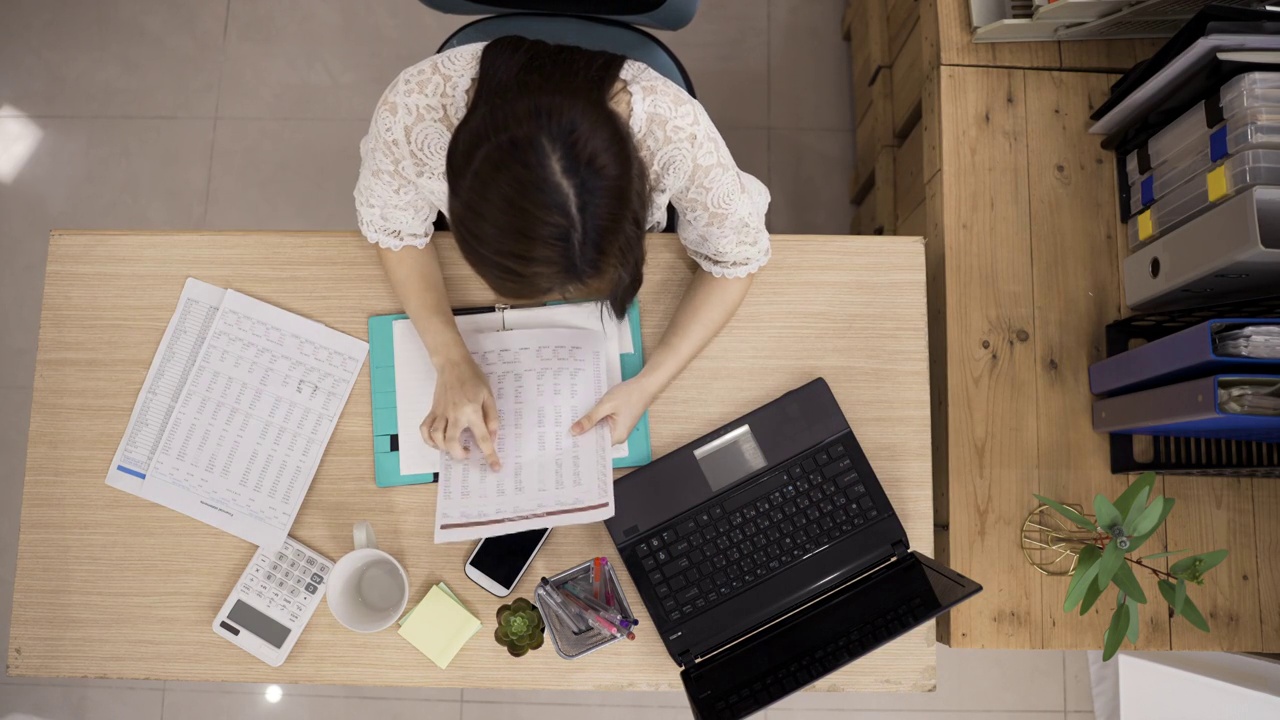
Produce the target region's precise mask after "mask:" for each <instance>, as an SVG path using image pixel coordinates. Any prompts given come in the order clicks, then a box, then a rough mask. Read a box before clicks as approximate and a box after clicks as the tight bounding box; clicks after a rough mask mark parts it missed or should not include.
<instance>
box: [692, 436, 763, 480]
mask: <svg viewBox="0 0 1280 720" xmlns="http://www.w3.org/2000/svg"><path fill="white" fill-rule="evenodd" d="M693 456H694V457H695V458H697V459H698V467H700V468H701V469H702V476H703V477H704V478H706V480H707V484H708V485H710V486H711V490H712V492H719V491H720V490H723V489H724V488H726V487H728V486H730V485H732V484H733V483H735V482H737V481H739V480H741V479H742V478H744V477H747V476H748V475H751V474H752V473H754V472H757V471H759V470H762V469H764V468H765V467H766V466H767V465H768V464H769V463H768V460H767V459H766V458H765V456H764V451H763V450H761V449H760V444H759V443H757V442H756V437H755V435H753V434H752V433H751V426H750V425H741V426H739V427H736V428H734V429H733V430H730V431H729V432H728V433H725V434H724V435H721V436H720V437H718V438H716V439H715V440H712V441H711V442H708V443H707V444H706V445H703V446H702V447H700V448H697V449H696V450H694V451H693Z"/></svg>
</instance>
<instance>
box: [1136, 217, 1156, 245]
mask: <svg viewBox="0 0 1280 720" xmlns="http://www.w3.org/2000/svg"><path fill="white" fill-rule="evenodd" d="M1152 232H1153V228H1152V227H1151V211H1150V210H1144V211H1142V213H1141V214H1140V215H1138V239H1139V240H1146V239H1147V238H1149V237H1151V233H1152Z"/></svg>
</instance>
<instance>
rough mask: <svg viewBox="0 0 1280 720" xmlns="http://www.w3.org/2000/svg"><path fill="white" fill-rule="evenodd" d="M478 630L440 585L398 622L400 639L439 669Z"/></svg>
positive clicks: (470, 615) (472, 620)
mask: <svg viewBox="0 0 1280 720" xmlns="http://www.w3.org/2000/svg"><path fill="white" fill-rule="evenodd" d="M479 630H480V621H479V620H477V619H476V616H475V615H472V614H471V612H470V611H468V610H467V609H466V608H465V607H463V606H462V603H460V602H459V601H458V598H456V597H454V595H453V593H451V592H449V589H448V588H446V587H444V585H443V584H440V585H436V586H435V587H433V588H431V591H430V592H428V593H427V596H426V597H425V598H423V599H422V602H420V603H418V606H417V607H415V608H414V609H413V610H412V611H411V612H410V613H409V614H408V615H405V617H404V619H403V620H401V621H400V637H402V638H404V639H405V640H408V641H409V642H410V643H412V644H413V646H414V647H416V648H418V650H419V651H421V652H422V654H423V655H426V656H427V658H428V659H430V660H431V662H433V663H435V664H436V665H438V666H439V667H440V669H441V670H444V669H445V668H447V667H449V663H450V662H451V661H452V660H453V657H454V656H455V655H457V654H458V651H459V650H461V649H462V646H463V645H465V644H466V643H467V641H468V640H470V639H471V637H472V636H473V635H475V634H476V632H478V631H479Z"/></svg>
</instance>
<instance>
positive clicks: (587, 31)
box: [439, 14, 697, 97]
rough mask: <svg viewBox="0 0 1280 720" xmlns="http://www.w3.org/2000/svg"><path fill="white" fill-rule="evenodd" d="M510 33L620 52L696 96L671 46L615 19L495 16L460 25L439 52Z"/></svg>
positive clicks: (539, 15) (691, 82) (589, 48)
mask: <svg viewBox="0 0 1280 720" xmlns="http://www.w3.org/2000/svg"><path fill="white" fill-rule="evenodd" d="M507 35H518V36H519V37H525V38H530V39H533V40H545V41H546V42H549V43H557V44H560V45H577V46H578V47H583V48H586V49H588V50H604V51H605V52H611V53H617V54H618V55H621V56H623V57H625V58H630V59H632V60H638V61H640V62H642V63H644V64H646V65H648V66H649V67H651V68H653V69H654V70H656V71H657V72H658V74H659V75H662V76H663V77H665V78H666V79H668V80H670V81H671V82H673V83H675V84H676V85H677V86H678V87H680V88H681V89H683V90H684V91H685V92H687V93H689V95H690V96H691V97H697V95H695V94H694V90H693V81H692V80H691V79H690V78H689V73H688V72H686V71H685V69H684V65H682V64H681V63H680V60H679V59H678V58H676V56H675V54H674V53H672V52H671V49H670V48H668V47H667V46H666V45H664V44H663V43H662V41H661V40H659V39H657V38H655V37H654V36H652V35H650V34H649V33H647V32H645V31H643V30H641V29H639V28H635V27H632V26H630V25H626V24H623V23H621V22H617V21H614V20H605V19H598V18H586V17H574V16H567V15H542V14H519V15H516V14H512V15H494V16H492V17H486V18H480V19H479V20H475V21H473V22H469V23H467V24H466V25H463V26H462V27H460V28H458V30H457V31H456V32H454V33H453V35H450V36H449V37H448V39H446V40H445V41H444V43H443V44H442V45H441V46H440V50H439V52H444V51H445V50H451V49H453V48H456V47H460V46H462V45H470V44H472V43H478V42H489V41H491V40H496V39H498V38H500V37H505V36H507Z"/></svg>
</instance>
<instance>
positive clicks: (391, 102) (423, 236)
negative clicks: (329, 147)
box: [355, 48, 479, 250]
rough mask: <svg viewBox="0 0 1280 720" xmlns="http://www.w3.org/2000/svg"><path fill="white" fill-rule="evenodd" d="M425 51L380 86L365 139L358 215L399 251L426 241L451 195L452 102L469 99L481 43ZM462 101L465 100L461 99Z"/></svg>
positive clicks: (373, 238) (370, 232)
mask: <svg viewBox="0 0 1280 720" xmlns="http://www.w3.org/2000/svg"><path fill="white" fill-rule="evenodd" d="M461 50H465V51H466V52H461V51H453V52H450V53H445V54H441V55H437V56H434V57H432V58H428V59H427V60H425V61H423V62H421V63H419V64H417V65H414V66H413V67H411V68H409V69H407V70H405V71H404V72H402V73H401V74H400V76H399V77H397V78H396V80H395V82H393V83H391V86H390V87H388V88H387V91H386V92H385V93H383V95H382V99H381V100H380V101H379V102H378V106H377V108H376V109H375V110H374V113H373V120H372V121H371V122H370V124H369V134H368V135H366V136H365V138H364V140H363V141H361V143H360V177H359V179H358V180H357V181H356V188H355V200H356V217H357V220H358V223H359V227H360V232H361V233H363V234H364V236H365V237H366V238H368V240H369V242H373V243H377V244H379V245H381V246H382V247H385V248H390V249H392V250H399V249H400V248H402V247H404V246H405V245H413V246H415V247H424V246H425V245H426V244H427V241H428V240H429V239H430V238H431V231H432V224H433V223H434V222H435V218H436V214H437V213H438V212H439V208H440V203H441V202H444V201H445V198H447V194H448V189H447V183H446V181H445V177H444V176H445V173H444V167H445V156H446V154H447V152H448V147H449V138H450V136H451V122H452V119H451V110H452V108H451V103H455V102H456V98H453V97H452V94H456V91H457V89H458V87H459V86H461V87H462V93H463V94H464V98H465V83H467V82H469V78H470V74H469V72H468V70H470V69H473V68H474V64H475V63H477V62H478V60H479V52H478V48H463V49H461ZM464 103H465V99H464Z"/></svg>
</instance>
